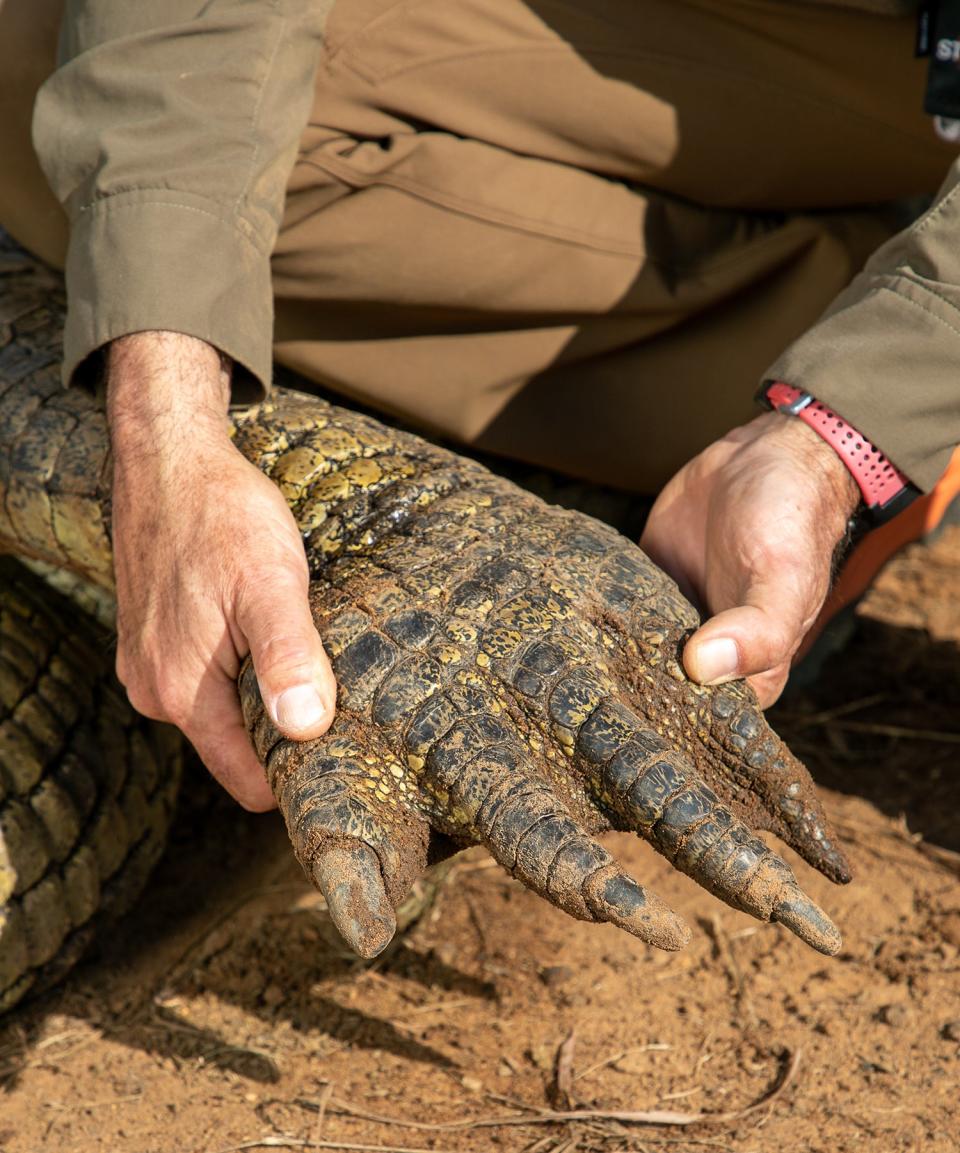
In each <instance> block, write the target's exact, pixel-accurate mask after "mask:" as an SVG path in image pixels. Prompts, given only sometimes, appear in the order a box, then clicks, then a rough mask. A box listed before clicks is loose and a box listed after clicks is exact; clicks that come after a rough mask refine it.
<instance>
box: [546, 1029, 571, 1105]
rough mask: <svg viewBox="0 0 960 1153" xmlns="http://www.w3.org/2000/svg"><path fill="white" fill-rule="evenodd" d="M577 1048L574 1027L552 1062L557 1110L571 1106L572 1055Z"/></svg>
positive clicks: (554, 1097) (554, 1100) (562, 1042)
mask: <svg viewBox="0 0 960 1153" xmlns="http://www.w3.org/2000/svg"><path fill="white" fill-rule="evenodd" d="M576 1047H577V1030H576V1027H574V1028H573V1029H571V1030H570V1032H569V1033H568V1034H567V1036H566V1038H565V1039H564V1040H563V1041H561V1043H560V1046H559V1048H558V1049H557V1057H556V1060H555V1062H554V1078H553V1093H552V1097H553V1103H554V1105H555V1106H556V1107H557V1108H558V1109H561V1110H562V1109H570V1108H571V1106H572V1104H573V1054H574V1052H575V1050H576Z"/></svg>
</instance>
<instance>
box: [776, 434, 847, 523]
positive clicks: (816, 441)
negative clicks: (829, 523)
mask: <svg viewBox="0 0 960 1153" xmlns="http://www.w3.org/2000/svg"><path fill="white" fill-rule="evenodd" d="M759 420H762V421H767V422H769V425H770V428H771V431H772V430H774V429H775V430H776V435H777V438H778V441H779V449H780V451H783V452H785V453H789V455H790V456H791V457H792V458H793V459H794V460H795V462H796V463H797V464H798V465H799V466H800V467H801V468H802V469H803V471H804V472H805V474H806V475H807V476H808V477H809V479H810V480H811V481H812V483H813V485H814V487H815V489H816V491H817V492H818V493H819V494H820V496H821V504H822V507H823V510H824V512H825V513H833V514H835V519H836V521H837V524H838V525H839V528H840V531H841V532H843V531H845V530H846V527H847V523H848V521H849V520H850V518H851V517H852V516H853V515H854V513H855V512H856V510H857V508H858V507H859V505H860V502H861V499H862V497H861V493H860V489H859V488H858V487H857V482H856V480H855V479H854V477H853V475H852V474H851V472H850V470H849V469H848V468H847V466H846V464H845V463H844V462H843V460H842V459H841V457H840V456H839V455H838V454H837V453H836V452H835V451H834V450H833V448H832V447H831V446H830V445H829V444H828V443H827V442H826V441H825V440H823V439H822V438H821V437H820V436H818V435H817V433H816V432H815V431H814V430H813V429H812V428H810V427H809V426H808V425H806V424H804V423H803V422H802V421H799V420H797V419H796V418H794V417H792V416H788V415H786V414H784V413H780V412H771V413H767V414H766V415H764V416H762V417H760V418H759Z"/></svg>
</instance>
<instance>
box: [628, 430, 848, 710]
mask: <svg viewBox="0 0 960 1153" xmlns="http://www.w3.org/2000/svg"><path fill="white" fill-rule="evenodd" d="M859 497H860V493H859V490H858V489H857V486H856V483H855V482H854V480H853V478H852V476H851V475H850V473H849V472H848V471H847V468H846V466H845V465H844V464H843V462H842V461H841V460H840V458H839V457H838V456H837V454H836V453H835V452H834V451H833V449H832V448H831V447H830V446H829V445H828V444H827V443H826V442H825V441H823V440H821V438H820V437H818V436H817V434H816V433H815V432H813V431H812V429H810V428H808V427H807V426H806V425H805V424H803V423H802V422H801V421H799V420H797V419H796V418H795V417H791V416H785V415H781V414H780V413H768V414H766V415H764V416H760V417H757V419H756V420H753V421H751V422H750V424H747V425H744V426H743V427H742V428H737V429H734V430H733V432H731V433H729V434H728V435H727V436H725V437H723V439H722V440H719V441H717V442H716V443H715V444H712V445H711V446H710V447H709V448H707V449H705V450H704V451H703V452H702V453H701V454H700V455H699V456H697V457H695V458H694V459H693V460H692V461H691V462H690V463H689V464H688V465H686V466H685V467H684V468H682V469H681V470H680V472H678V473H677V475H676V476H675V477H674V478H673V479H672V480H671V481H670V483H669V484H668V485H667V486H666V487H665V488H664V490H663V492H662V493H661V494H660V496H659V498H658V499H657V502H656V504H655V505H654V506H653V510H652V511H651V513H650V518H649V520H648V522H647V527H646V530H645V531H644V534H643V538H642V539H641V541H640V544H641V546H642V547H643V549H644V550H645V551H646V552H647V553H648V554H649V556H650V557H651V558H652V559H653V560H655V561H656V562H657V564H659V565H660V566H661V567H662V568H663V569H665V570H666V571H667V572H668V573H670V575H671V576H672V577H674V579H675V580H676V581H677V582H678V584H679V585H680V587H681V589H682V590H683V592H684V593H685V594H686V595H687V596H688V597H690V598H691V599H692V600H693V601H694V603H696V604H698V605H699V606H700V607H701V609H703V610H705V611H706V612H707V613H710V614H715V615H712V616H711V619H710V620H708V621H707V623H706V624H704V625H703V626H702V627H701V628H700V629H699V630H698V631H697V632H696V633H695V634H694V635H693V636H692V637H691V638H690V640H689V641H688V642H687V646H686V648H685V649H684V653H683V663H684V665H685V666H686V670H687V673H688V674H689V675H690V676H691V677H692V678H693V679H694V680H695V681H700V682H701V683H703V684H720V683H722V682H723V681H729V680H733V679H734V678H736V677H747V678H748V679H749V681H750V683H751V684H752V685H753V687H754V689H755V690H756V692H757V695H758V696H759V698H760V702H761V704H762V705H763V706H764V707H765V708H766V707H767V706H768V705H771V704H773V702H774V701H775V700H776V699H777V697H778V696H779V695H780V693H781V692H782V690H783V686H784V684H785V683H786V680H787V676H788V674H789V672H790V660H791V658H792V657H793V655H794V653H795V652H796V651H797V649H798V648H799V647H800V643H801V641H802V640H803V638H804V635H805V634H806V633H807V631H808V630H809V628H810V627H811V625H812V624H813V623H814V621H815V620H816V618H817V614H818V613H819V611H820V608H821V606H822V605H823V602H824V600H825V598H826V595H827V592H828V590H829V587H830V576H831V565H832V561H833V555H834V551H835V549H836V547H837V545H838V544H839V542H840V541H841V540H842V539H843V537H844V535H845V532H846V527H847V522H848V520H849V518H850V515H851V513H852V512H853V510H854V509H855V508H856V506H857V503H858V501H859Z"/></svg>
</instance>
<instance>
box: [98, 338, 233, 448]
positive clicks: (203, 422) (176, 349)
mask: <svg viewBox="0 0 960 1153" xmlns="http://www.w3.org/2000/svg"><path fill="white" fill-rule="evenodd" d="M229 403H230V364H229V361H228V360H227V359H226V358H225V357H223V356H221V354H220V353H219V351H218V350H217V349H216V348H214V347H213V346H212V345H209V344H206V343H205V342H204V341H202V340H197V339H195V338H194V337H190V336H185V335H183V334H182V333H176V332H140V333H134V334H132V335H130V336H124V337H121V338H120V339H119V340H115V341H113V343H112V344H111V345H110V346H109V348H108V350H107V421H108V424H109V426H110V437H111V443H112V446H113V449H114V454H115V455H123V454H124V452H125V450H126V449H127V448H128V447H129V448H130V449H131V450H132V451H135V452H136V453H137V454H138V455H139V454H140V453H141V452H142V451H143V449H144V448H145V447H148V446H149V445H154V446H156V445H158V444H159V443H161V442H162V443H164V444H171V443H172V444H176V443H177V442H179V441H184V442H188V443H191V444H195V443H196V441H197V440H198V439H203V438H204V437H205V436H213V437H215V438H217V439H222V438H223V437H225V436H226V434H227V423H226V418H227V408H228V405H229Z"/></svg>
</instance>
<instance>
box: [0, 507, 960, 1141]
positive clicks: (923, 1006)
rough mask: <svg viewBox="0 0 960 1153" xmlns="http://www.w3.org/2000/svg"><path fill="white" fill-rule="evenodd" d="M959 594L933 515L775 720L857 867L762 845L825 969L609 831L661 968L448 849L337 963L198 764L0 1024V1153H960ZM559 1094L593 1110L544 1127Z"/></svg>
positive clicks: (266, 834)
mask: <svg viewBox="0 0 960 1153" xmlns="http://www.w3.org/2000/svg"><path fill="white" fill-rule="evenodd" d="M958 589H960V528H953V529H947V530H945V532H944V533H943V534H942V535H941V537H940V538H939V540H938V541H937V542H936V543H935V544H934V545H932V546H926V547H923V548H915V549H913V550H912V551H910V552H909V553H908V554H906V555H905V556H903V557H901V558H900V559H899V560H898V561H897V562H896V563H895V564H894V566H892V567H891V569H890V570H888V572H887V573H886V574H885V576H884V577H883V578H882V579H881V581H880V583H879V584H878V586H877V587H876V588H875V589H874V590H873V592H872V593H871V595H870V596H869V598H868V599H867V601H866V602H865V604H864V605H863V606H862V608H861V610H860V614H859V618H858V629H857V632H856V635H855V637H854V639H853V641H852V642H851V643H850V644H849V645H848V646H847V648H846V649H845V650H844V651H843V653H842V654H841V655H839V656H838V657H836V658H834V659H833V661H832V662H831V664H830V665H829V667H828V668H827V669H826V670H825V671H824V673H823V674H822V676H821V677H820V679H819V680H818V682H817V684H816V686H815V687H814V688H813V689H808V690H804V691H802V692H801V691H794V692H793V693H792V694H791V695H790V696H789V697H788V698H787V699H786V700H785V702H784V703H782V704H781V705H780V706H778V708H777V710H776V712H775V714H774V723H775V724H776V725H777V726H778V727H779V729H780V730H781V731H782V732H783V733H784V734H785V735H786V736H787V737H788V738H789V739H790V741H791V744H792V746H793V747H794V748H795V750H796V751H797V752H798V753H799V754H800V755H802V756H804V757H805V758H806V759H807V761H808V763H809V764H810V767H811V769H812V771H813V772H814V775H815V776H816V778H817V779H818V781H819V782H820V783H821V785H822V786H823V788H824V794H825V798H826V803H827V806H828V809H829V812H830V814H831V816H832V818H833V820H834V821H835V823H836V825H837V826H838V829H839V831H840V833H841V835H842V836H843V838H844V840H845V843H846V845H847V846H848V848H849V852H850V855H851V857H852V859H853V861H854V864H855V866H856V868H857V879H856V880H855V881H854V883H853V884H851V885H850V886H848V887H847V888H846V889H842V890H839V889H835V888H833V887H832V886H831V885H830V884H829V883H828V882H826V881H823V880H822V879H820V878H819V877H815V876H813V875H811V872H810V870H809V869H807V868H806V867H805V866H804V865H803V864H802V863H801V862H799V861H798V860H797V859H796V858H793V857H792V854H790V853H788V854H787V856H788V857H790V858H791V863H792V864H793V865H794V867H795V868H797V870H798V872H799V873H800V874H801V876H802V878H803V881H804V883H805V884H806V885H807V886H808V888H809V890H810V892H811V894H812V895H813V896H814V898H815V899H816V900H818V901H820V902H821V903H822V904H823V905H824V906H825V907H826V908H827V909H828V910H829V912H830V913H831V915H832V916H833V917H834V918H835V920H836V921H837V923H838V924H839V925H840V926H841V927H842V929H843V932H844V938H845V945H844V950H843V952H842V954H841V955H840V957H838V958H836V959H833V960H828V959H826V958H824V957H821V956H819V955H818V954H816V953H814V952H812V951H811V950H809V949H807V948H806V947H805V946H803V945H802V944H801V943H800V942H798V941H797V940H796V939H794V938H792V937H790V936H789V935H788V934H787V933H786V932H784V931H782V930H780V929H779V928H777V927H774V926H768V925H759V924H757V923H755V922H753V921H751V920H750V919H749V918H747V917H746V916H743V915H741V914H738V913H735V912H732V911H731V910H729V909H727V908H726V907H725V906H722V905H720V904H719V903H717V902H716V901H715V900H713V899H712V898H711V897H709V896H708V895H707V894H705V893H703V892H701V891H700V890H699V889H698V888H697V887H696V886H695V885H693V884H692V883H691V882H689V881H687V880H686V879H685V878H683V877H681V876H679V875H675V874H674V873H672V871H671V869H670V867H669V866H668V865H667V864H666V863H665V862H664V861H663V860H662V859H661V858H659V857H657V856H656V855H655V854H654V853H653V852H652V851H650V850H649V849H648V848H647V847H646V846H645V845H643V844H641V843H639V842H637V841H634V840H632V839H631V838H629V837H625V836H623V837H616V838H611V840H613V841H615V842H616V847H617V850H618V852H619V853H620V854H621V856H622V858H623V859H624V861H625V862H626V864H627V865H628V866H629V867H631V868H632V869H633V870H635V871H636V873H637V875H638V876H640V877H642V878H643V879H644V880H645V881H647V882H648V883H649V884H650V885H651V886H652V887H654V888H655V889H656V890H657V891H658V892H659V893H660V894H661V895H662V896H663V897H665V898H666V899H668V900H669V901H671V902H672V903H673V904H674V905H675V906H676V907H677V908H678V909H679V911H680V912H681V913H682V914H683V915H684V916H685V917H686V918H687V919H688V920H689V922H690V923H691V925H693V926H694V927H695V936H694V940H693V943H692V944H691V945H690V946H689V947H688V948H687V949H686V950H685V951H684V952H682V953H679V954H675V955H668V954H663V953H658V952H656V951H654V950H652V949H649V948H647V947H645V946H643V945H642V944H640V943H639V942H637V941H635V940H633V939H632V938H630V937H627V936H625V935H623V934H619V933H617V932H616V931H615V930H613V929H610V928H608V927H606V926H604V927H595V926H588V925H584V924H580V923H578V922H574V921H572V920H570V919H568V918H566V917H565V916H563V915H562V914H560V913H558V912H556V911H554V910H553V909H551V908H549V907H548V906H546V905H545V904H544V903H543V902H541V901H540V900H539V899H538V898H536V897H535V896H533V895H532V894H530V893H528V892H526V891H525V890H523V889H522V888H520V887H519V886H518V885H517V884H515V883H514V882H513V881H511V880H510V879H509V878H507V877H506V876H505V875H503V874H502V873H501V872H500V871H499V870H498V869H496V868H491V867H489V862H488V861H487V860H485V859H484V857H483V855H482V854H480V855H477V854H470V855H468V856H467V857H466V858H461V859H460V861H459V862H458V864H457V865H456V867H455V869H454V872H453V876H452V877H451V879H450V880H449V881H448V882H447V883H446V884H445V886H444V887H443V888H442V889H441V891H440V894H439V897H438V899H437V902H436V904H435V905H434V907H433V908H432V910H431V911H430V912H429V913H428V914H427V915H426V916H425V917H424V918H423V919H422V920H421V921H420V923H419V924H418V925H417V926H416V927H415V928H414V929H413V930H412V931H411V932H409V933H408V934H407V936H406V937H405V938H404V939H403V940H402V941H401V942H400V943H399V945H397V946H396V947H395V948H394V949H393V950H392V951H391V952H389V953H388V954H387V955H386V956H385V957H382V958H380V959H379V960H378V961H376V962H374V963H373V964H367V963H361V962H358V961H357V960H356V959H354V958H352V957H350V956H348V955H346V954H345V953H344V952H343V951H342V950H341V949H340V948H339V947H338V946H337V945H336V943H335V942H334V941H333V939H332V937H331V935H330V930H329V927H328V924H327V922H326V921H325V919H324V913H323V910H322V902H321V901H320V900H319V898H318V897H317V896H316V895H315V894H314V893H313V892H312V890H310V889H309V888H308V886H307V884H306V883H305V882H304V881H303V880H302V878H301V877H300V876H299V874H298V870H297V867H296V866H295V864H294V863H293V861H292V859H291V858H290V854H289V851H288V849H287V846H286V842H285V837H284V834H283V831H282V829H281V828H280V826H279V823H278V821H277V820H276V819H275V818H273V817H266V818H264V817H259V818H258V817H252V816H249V815H247V814H244V813H242V812H240V811H239V810H238V809H236V808H234V807H233V806H232V805H231V804H230V803H229V802H227V801H226V800H224V799H223V798H221V797H220V796H218V795H217V794H216V793H215V791H214V789H213V787H212V786H210V785H209V784H208V783H207V782H206V780H205V779H204V777H203V774H202V772H201V771H200V770H199V769H197V770H195V772H194V774H193V776H192V779H191V780H190V781H189V782H188V785H187V788H186V790H185V793H186V795H185V797H184V799H183V802H182V804H181V809H180V815H179V818H178V822H177V825H176V827H175V830H174V836H173V840H172V843H171V846H170V850H169V852H168V853H167V856H166V858H165V860H164V862H163V863H162V865H161V867H160V868H159V870H158V872H157V874H156V875H155V877H154V879H153V881H152V883H151V885H150V887H149V889H148V891H147V893H146V894H145V895H144V897H143V899H142V900H141V903H140V905H139V908H138V909H137V911H136V912H135V913H134V914H133V915H132V916H130V917H129V918H128V919H127V920H126V921H125V922H124V923H123V924H122V926H121V927H120V928H119V929H118V930H117V931H116V932H115V934H114V936H113V937H112V939H110V940H106V941H103V942H101V944H100V946H99V950H98V952H97V953H96V955H94V956H93V957H92V958H91V959H90V960H89V961H87V962H86V963H85V964H84V965H83V966H82V967H81V968H80V969H78V970H77V971H76V972H75V973H74V974H73V976H72V977H71V978H70V980H69V981H68V982H67V984H65V985H64V986H63V987H62V988H60V989H59V990H57V991H55V992H53V993H51V994H48V995H47V996H46V997H45V998H43V999H41V1000H40V1001H38V1002H36V1003H34V1004H32V1005H30V1006H28V1007H26V1008H25V1009H24V1010H22V1011H21V1012H19V1013H17V1014H16V1015H14V1017H13V1018H12V1019H11V1020H10V1021H7V1022H5V1023H4V1025H3V1027H2V1029H0V1083H2V1085H3V1086H4V1089H5V1092H3V1093H2V1095H0V1153H38V1151H40V1150H43V1151H45V1153H89V1151H92V1150H100V1149H104V1150H110V1151H113V1150H131V1151H136V1153H169V1151H172V1150H177V1151H184V1153H222V1151H226V1150H236V1149H241V1148H248V1149H269V1148H290V1149H297V1148H302V1149H310V1148H315V1149H341V1150H360V1149H370V1148H373V1149H382V1150H433V1151H435V1153H436V1151H448V1153H454V1151H455V1153H479V1151H481V1150H482V1151H488V1150H502V1151H504V1153H513V1151H518V1153H519V1151H520V1150H526V1151H528V1153H535V1151H536V1153H574V1151H575V1150H577V1151H591V1150H595V1151H598V1153H615V1151H618V1150H644V1149H647V1150H660V1149H667V1150H669V1151H670V1153H702V1151H707V1150H731V1151H735V1153H787V1151H789V1153H794V1151H797V1150H810V1151H812V1153H844V1151H850V1153H854V1151H855V1153H868V1151H869V1153H894V1151H900V1150H917V1151H920V1150H923V1151H924V1153H948V1151H950V1150H956V1149H960V769H958V759H960V709H958V705H960V597H958V595H957V594H958ZM558 1056H559V1058H560V1067H559V1069H558V1065H557V1062H558ZM757 1102H762V1103H761V1104H760V1105H759V1106H758V1107H756V1108H754V1109H752V1110H751V1109H750V1106H751V1105H755V1104H756V1103H757ZM568 1106H573V1107H574V1108H576V1109H580V1110H589V1111H594V1116H593V1117H591V1118H590V1119H585V1120H567V1121H564V1120H560V1121H551V1122H550V1123H549V1124H547V1123H543V1122H544V1115H543V1114H544V1111H546V1110H551V1109H554V1110H563V1109H566V1108H567V1107H568ZM623 1110H630V1111H650V1110H665V1111H672V1112H674V1113H678V1114H699V1113H706V1114H712V1115H714V1116H713V1119H712V1120H707V1121H701V1122H700V1123H697V1124H694V1125H691V1126H688V1127H681V1126H679V1125H658V1126H638V1125H635V1124H627V1123H624V1122H622V1121H618V1120H616V1119H615V1118H612V1117H611V1116H610V1114H611V1113H613V1112H617V1111H623ZM744 1110H749V1111H747V1112H742V1111H744ZM358 1114H366V1115H367V1116H361V1115H358ZM370 1114H376V1115H382V1116H383V1117H385V1118H387V1119H388V1120H377V1119H376V1118H375V1117H374V1118H372V1117H371V1116H370ZM718 1115H719V1116H718ZM724 1115H727V1116H724ZM730 1115H733V1116H730ZM491 1118H493V1119H496V1118H501V1119H502V1118H509V1119H510V1120H511V1121H513V1122H514V1123H513V1124H509V1125H506V1124H500V1125H487V1124H486V1121H487V1120H488V1119H491ZM516 1122H523V1123H516Z"/></svg>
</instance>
